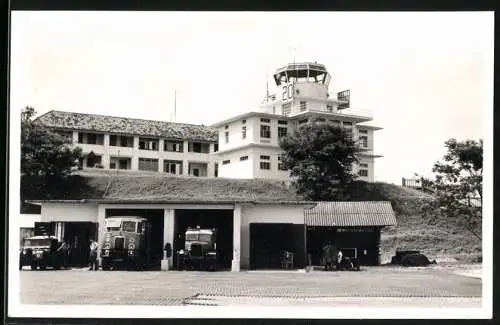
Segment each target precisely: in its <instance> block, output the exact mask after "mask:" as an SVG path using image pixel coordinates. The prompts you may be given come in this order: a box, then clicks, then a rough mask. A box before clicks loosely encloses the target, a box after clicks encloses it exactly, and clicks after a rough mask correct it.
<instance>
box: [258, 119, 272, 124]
mask: <svg viewBox="0 0 500 325" xmlns="http://www.w3.org/2000/svg"><path fill="white" fill-rule="evenodd" d="M260 121H261V122H262V123H271V120H270V119H268V118H261V119H260Z"/></svg>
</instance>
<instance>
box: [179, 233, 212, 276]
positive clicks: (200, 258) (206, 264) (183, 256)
mask: <svg viewBox="0 0 500 325" xmlns="http://www.w3.org/2000/svg"><path fill="white" fill-rule="evenodd" d="M177 260H178V263H179V269H181V270H185V269H188V270H216V269H217V231H216V230H215V229H200V228H199V227H197V228H188V229H187V230H186V233H185V242H184V249H181V250H179V251H178V252H177Z"/></svg>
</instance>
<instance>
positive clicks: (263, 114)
mask: <svg viewBox="0 0 500 325" xmlns="http://www.w3.org/2000/svg"><path fill="white" fill-rule="evenodd" d="M253 116H258V117H264V118H276V119H282V120H287V119H288V118H287V117H286V116H284V115H280V114H271V113H266V112H255V111H252V112H246V113H242V114H239V115H235V116H232V117H230V118H227V119H225V120H222V121H218V122H215V123H213V124H212V125H210V126H211V127H213V128H217V127H220V126H222V125H225V124H229V123H232V122H235V121H239V120H242V119H245V118H248V117H253Z"/></svg>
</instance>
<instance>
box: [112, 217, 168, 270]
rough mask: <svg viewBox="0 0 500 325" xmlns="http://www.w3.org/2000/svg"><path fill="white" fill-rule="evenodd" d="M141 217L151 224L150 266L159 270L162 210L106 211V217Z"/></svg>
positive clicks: (161, 245) (161, 250)
mask: <svg viewBox="0 0 500 325" xmlns="http://www.w3.org/2000/svg"><path fill="white" fill-rule="evenodd" d="M116 216H121V217H132V216H133V217H143V218H146V219H148V221H149V222H150V223H151V239H150V240H151V241H150V243H151V258H152V261H151V266H152V267H153V268H154V269H159V268H160V266H161V260H162V258H163V226H164V210H163V209H106V217H116Z"/></svg>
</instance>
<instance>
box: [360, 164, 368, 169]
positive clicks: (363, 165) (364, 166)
mask: <svg viewBox="0 0 500 325" xmlns="http://www.w3.org/2000/svg"><path fill="white" fill-rule="evenodd" d="M359 167H361V168H368V164H363V163H361V164H359Z"/></svg>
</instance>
